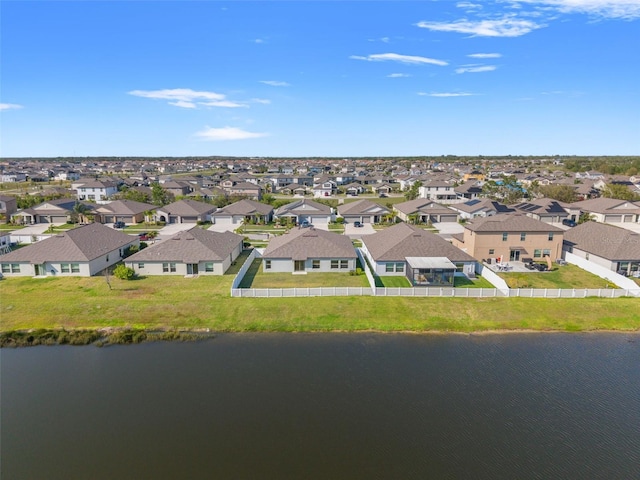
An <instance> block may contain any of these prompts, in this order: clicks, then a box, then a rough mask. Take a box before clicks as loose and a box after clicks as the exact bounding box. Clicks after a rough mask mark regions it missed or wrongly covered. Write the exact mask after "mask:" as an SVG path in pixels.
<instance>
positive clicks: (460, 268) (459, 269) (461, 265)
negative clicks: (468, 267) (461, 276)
mask: <svg viewBox="0 0 640 480" xmlns="http://www.w3.org/2000/svg"><path fill="white" fill-rule="evenodd" d="M456 272H464V263H456Z"/></svg>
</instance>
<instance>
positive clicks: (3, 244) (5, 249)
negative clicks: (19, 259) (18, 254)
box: [0, 232, 11, 255]
mask: <svg viewBox="0 0 640 480" xmlns="http://www.w3.org/2000/svg"><path fill="white" fill-rule="evenodd" d="M10 251H11V232H0V255H4V254H5V253H9V252H10Z"/></svg>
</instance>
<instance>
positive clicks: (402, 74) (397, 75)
mask: <svg viewBox="0 0 640 480" xmlns="http://www.w3.org/2000/svg"><path fill="white" fill-rule="evenodd" d="M410 76H411V75H409V74H408V73H390V74H389V75H387V78H406V77H410Z"/></svg>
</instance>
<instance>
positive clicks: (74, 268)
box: [71, 263, 80, 273]
mask: <svg viewBox="0 0 640 480" xmlns="http://www.w3.org/2000/svg"><path fill="white" fill-rule="evenodd" d="M71 273H80V264H79V263H72V264H71Z"/></svg>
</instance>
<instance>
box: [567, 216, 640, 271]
mask: <svg viewBox="0 0 640 480" xmlns="http://www.w3.org/2000/svg"><path fill="white" fill-rule="evenodd" d="M562 249H563V251H565V252H569V253H573V254H574V255H577V256H578V257H581V258H584V259H585V260H589V261H590V262H593V263H595V264H597V265H600V266H602V267H605V268H608V269H609V270H612V271H614V272H617V273H620V274H622V275H626V276H638V274H640V234H638V233H634V232H632V231H630V230H627V229H624V228H620V227H616V226H614V225H608V224H606V223H599V222H585V223H582V224H580V225H578V226H576V227H573V228H572V229H570V230H567V231H566V232H565V234H564V242H563V245H562Z"/></svg>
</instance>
